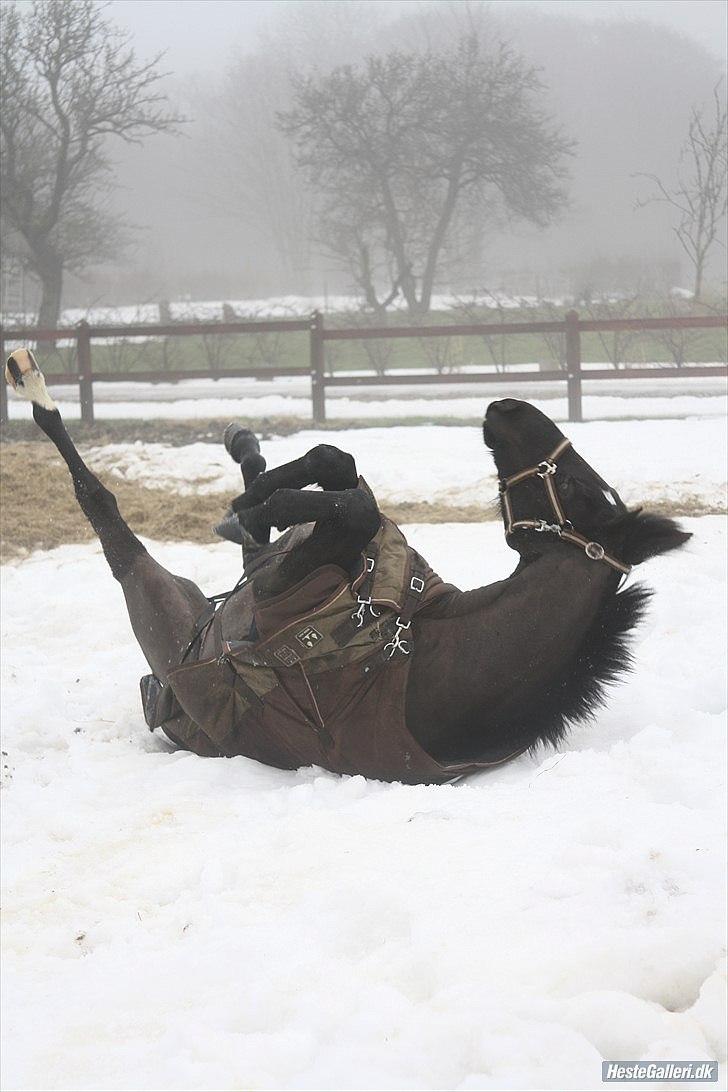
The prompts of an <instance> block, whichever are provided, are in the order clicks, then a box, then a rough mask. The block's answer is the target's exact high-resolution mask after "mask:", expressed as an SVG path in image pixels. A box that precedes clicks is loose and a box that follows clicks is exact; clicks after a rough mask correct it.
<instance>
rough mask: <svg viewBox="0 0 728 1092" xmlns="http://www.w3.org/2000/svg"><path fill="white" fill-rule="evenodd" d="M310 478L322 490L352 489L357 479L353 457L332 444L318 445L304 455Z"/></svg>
mask: <svg viewBox="0 0 728 1092" xmlns="http://www.w3.org/2000/svg"><path fill="white" fill-rule="evenodd" d="M306 459H307V461H308V463H309V466H310V467H311V472H312V476H313V477H314V479H315V481H317V482H318V484H319V485H320V486H321V488H322V489H329V490H339V489H354V488H355V487H356V483H357V482H358V480H359V477H358V475H357V472H356V463H355V462H354V457H353V456H352V455H349V453H348V452H346V451H341V449H340V448H338V447H334V446H333V445H332V444H318V445H317V446H316V447H313V448H311V450H310V451H309V452H308V454H307V455H306Z"/></svg>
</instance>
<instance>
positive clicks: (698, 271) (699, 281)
mask: <svg viewBox="0 0 728 1092" xmlns="http://www.w3.org/2000/svg"><path fill="white" fill-rule="evenodd" d="M703 264H704V260H703V259H702V258H699V259H698V261H697V262H696V263H695V285H694V288H693V303H700V296H701V294H702V291H703Z"/></svg>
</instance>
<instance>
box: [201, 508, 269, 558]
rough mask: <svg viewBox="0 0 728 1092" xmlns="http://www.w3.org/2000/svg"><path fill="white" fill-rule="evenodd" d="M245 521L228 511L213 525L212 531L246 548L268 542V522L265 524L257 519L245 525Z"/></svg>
mask: <svg viewBox="0 0 728 1092" xmlns="http://www.w3.org/2000/svg"><path fill="white" fill-rule="evenodd" d="M247 522H248V521H245V522H243V521H241V520H240V519H239V518H238V516H236V515H235V513H234V512H228V513H227V514H226V516H225V518H224V519H222V520H220V522H219V523H218V524H217V525H216V526H215V527H213V531H214V533H215V534H216V535H219V537H220V538H224V539H226V540H227V541H228V542H234V543H236V544H237V545H238V546H243V547H244V548H246V549H250V548H252V547H253V546H262V545H265V544H266V543H268V542H270V524H265V523H263V522H261V521H260V519H257V520H253V521H251V525H250V526H246V523H247Z"/></svg>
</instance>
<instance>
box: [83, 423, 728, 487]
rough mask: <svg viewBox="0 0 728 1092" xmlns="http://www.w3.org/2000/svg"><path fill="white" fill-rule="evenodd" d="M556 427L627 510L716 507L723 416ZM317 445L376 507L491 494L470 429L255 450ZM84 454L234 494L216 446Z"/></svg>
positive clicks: (430, 429)
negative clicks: (342, 459) (349, 462)
mask: <svg viewBox="0 0 728 1092" xmlns="http://www.w3.org/2000/svg"><path fill="white" fill-rule="evenodd" d="M564 427H565V428H566V431H567V434H568V435H569V437H570V438H571V440H572V442H573V444H574V446H575V447H576V449H577V450H578V451H579V452H580V454H582V455H583V456H584V458H585V459H586V460H587V461H588V462H590V463H591V464H592V465H593V466H595V467H597V468H598V469H599V472H600V473H601V474H602V476H603V477H604V478H605V479H606V480H607V481H608V482H609V483H610V485H613V486H614V487H615V488H616V489H617V490H618V492H619V493H620V494H621V495H622V497H623V499H624V501H625V502H626V503H627V504H639V503H642V502H652V503H653V504H658V503H659V504H663V505H665V504H679V503H681V502H682V503H684V504H685V505H686V506H687V507H690V506H691V505H698V506H700V507H708V506H709V507H712V508H717V509H721V508H723V507H724V506H725V502H726V464H727V463H728V446H727V443H726V420H725V418H717V417H716V418H706V419H699V418H690V419H687V420H656V421H623V422H621V423H620V424H619V426H618V428H619V433H618V438H619V442H618V443H615V427H616V426H615V425H614V424H612V423H609V422H606V421H590V422H586V423H583V424H569V425H568V426H564ZM321 443H326V444H335V445H336V446H337V447H340V448H342V449H343V450H344V451H349V452H351V454H352V455H353V456H354V458H355V459H356V463H357V468H358V470H359V473H361V474H363V475H364V477H365V478H366V479H367V481H368V482H369V484H370V486H371V487H372V489H373V490H374V492H375V493H376V495H377V497H378V498H379V500H380V502H381V503H383V504H397V503H402V502H407V501H430V502H431V503H433V504H437V505H448V506H463V505H470V504H475V505H481V506H482V505H484V504H487V503H488V502H489V501H491V500H492V499H493V498H494V497H495V496H496V495H497V479H496V473H495V467H494V465H493V460H492V457H491V455H490V452H489V451H488V450H487V449H486V448H485V446H484V444H483V438H482V433H481V430H480V428H479V427H477V426H468V427H465V426H463V427H458V426H445V425H443V426H437V425H426V426H425V425H423V426H403V427H400V428H398V427H392V428H370V429H348V430H347V429H341V430H335V431H327V432H323V431H317V430H315V429H311V430H306V431H303V432H298V433H295V434H294V435H292V436H279V437H272V438H271V439H270V440H266V441H264V442H263V445H262V449H261V450H262V452H263V454H264V455H265V457H266V459H267V461H268V465H269V466H270V467H274V466H278V465H280V464H281V463H284V462H288V461H289V460H290V459H296V458H298V457H299V456H301V455H303V454H304V453H305V452H306V451H308V450H309V449H310V448H312V447H314V446H315V445H316V444H321ZM83 453H84V457H85V458H86V459H87V460H88V462H89V464H90V465H91V466H92V467H93V468H94V470H96V471H97V472H104V473H108V474H110V475H116V476H118V477H121V478H125V479H126V480H127V481H138V482H139V483H140V484H143V485H145V486H151V487H156V488H160V489H172V490H174V491H176V492H180V493H188V494H195V493H218V492H219V493H220V494H221V504H223V503H226V502H227V500H228V499H230V498H231V497H232V496H235V495H236V494H237V493H239V492H241V491H242V485H241V478H240V471H239V469H238V468H237V467H236V466H235V464H234V463H233V462H232V461H231V459H230V458H229V456H228V455H227V453H226V451H225V449H224V447H223V445H222V443H219V444H215V443H194V444H187V445H185V446H182V447H172V446H171V445H169V444H153V443H151V444H150V443H141V442H136V443H121V444H105V445H103V446H98V447H84V448H83ZM110 480H111V479H110Z"/></svg>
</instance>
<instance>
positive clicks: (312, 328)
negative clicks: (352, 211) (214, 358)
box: [0, 311, 728, 424]
mask: <svg viewBox="0 0 728 1092" xmlns="http://www.w3.org/2000/svg"><path fill="white" fill-rule="evenodd" d="M727 323H728V316H726V315H693V316H679V317H678V316H675V317H672V316H670V317H666V318H625V319H619V318H618V319H586V320H582V319H580V318H579V315H578V314H577V312H576V311H569V312H567V314H566V315H565V316H564V319H563V320H562V321H554V322H494V323H465V324H460V325H457V324H452V325H449V324H448V325H438V326H368V327H366V326H365V327H358V326H357V327H346V328H342V327H326V326H325V325H324V318H323V315H322V314H321V313H320V312H318V311H317V312H315V313H314V314H313V315H312V316H311V317H310V318H306V319H273V320H271V321H269V322H266V321H257V320H256V321H252V322H214V323H212V322H204V323H202V322H197V323H190V322H186V323H174V324H172V325H169V324H167V325H141V324H139V325H124V326H108V325H107V326H89V325H88V323H87V322H80V323H79V324H78V325H77V326H74V327H65V328H62V329H55V330H37V329H35V328H34V327H14V328H11V329H3V328H2V327H0V355H1V356H2V358H3V359H4V356H5V351H4V350H5V342H18V341H20V342H23V341H25V342H59V341H64V342H69V343H73V342H75V347H76V362H77V369H78V370H77V371H76V372H63V373H55V374H51V375H48V376H47V377H46V381H47V383H48V385H49V386H51V385H60V384H69V383H77V384H78V388H79V400H80V404H81V419H82V420H83V421H87V422H92V421H93V419H94V398H93V385H94V382H99V381H103V382H104V383H122V382H134V383H176V382H180V381H182V380H184V379H216V380H217V379H251V378H259V379H276V378H280V377H283V376H293V375H305V374H306V369H305V367H302V368H296V367H267V366H266V367H264V368H225V369H224V370H213V369H210V368H208V369H195V370H191V371H158V372H151V371H141V372H133V371H126V372H123V371H117V372H108V373H107V372H96V373H95V372H94V371H93V369H92V342H93V341H94V340H95V339H100V338H105V339H109V338H110V339H122V338H134V339H135V340H137V341H146V340H151V339H154V338H167V337H191V336H195V337H200V336H201V337H205V338H207V337H218V336H223V335H230V334H258V333H297V332H302V331H308V334H309V359H308V374H309V377H310V380H311V411H312V418H313V421H314V422H315V423H316V424H319V423H321V422H323V421H325V419H326V388H327V387H387V386H404V385H406V386H419V385H423V386H430V385H432V384H440V383H447V384H459V383H507V384H508V385H509V386H512V385H513V384H518V383H543V382H553V381H555V380H556V381H561V382H565V383H566V389H567V396H568V403H569V420H570V421H581V420H582V380H583V379H588V380H589V381H591V380H601V379H614V378H619V379H644V378H649V379H674V378H676V377H678V376H679V377H685V376H695V377H696V378H704V377H706V376H723V377H728V367H727V366H726V365H710V366H703V365H698V366H693V365H691V366H683V367H680V368H677V367H658V368H655V367H634V366H629V367H626V368H620V369H619V370H618V371H614V370H611V369H606V368H595V369H589V370H588V371H586V372H585V371H584V370H583V367H582V359H581V356H582V354H581V335H582V333H593V332H600V331H618V330H634V331H640V330H666V329H709V328H715V327H725V326H726V324H727ZM502 334H563V335H564V338H565V345H566V368H565V369H552V370H550V371H540V370H539V371H537V372H536V371H533V372H530V371H529V372H515V371H508V372H506V371H503V372H470V373H454V374H447V375H442V374H437V373H433V372H432V371H428V372H417V373H414V374H413V373H409V374H407V375H401V374H396V373H394V374H385V375H326V370H325V346H326V342H327V341H368V340H371V339H375V338H433V337H474V336H479V337H488V336H492V335H502ZM7 419H8V409H7V390H6V387H5V383H4V382H0V420H1V421H2V422H3V423H4V422H6V421H7Z"/></svg>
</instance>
